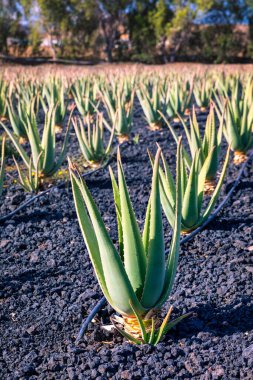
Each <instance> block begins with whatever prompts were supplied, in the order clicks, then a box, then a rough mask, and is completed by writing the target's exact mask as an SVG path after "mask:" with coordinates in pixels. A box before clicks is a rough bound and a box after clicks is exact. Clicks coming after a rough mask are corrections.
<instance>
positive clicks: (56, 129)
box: [54, 125, 63, 134]
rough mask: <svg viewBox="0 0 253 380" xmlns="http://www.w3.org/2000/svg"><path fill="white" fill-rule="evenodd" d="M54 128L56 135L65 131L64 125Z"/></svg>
mask: <svg viewBox="0 0 253 380" xmlns="http://www.w3.org/2000/svg"><path fill="white" fill-rule="evenodd" d="M54 128H55V133H56V134H59V133H62V130H63V127H62V125H56V126H55V127H54Z"/></svg>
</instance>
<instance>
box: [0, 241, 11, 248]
mask: <svg viewBox="0 0 253 380" xmlns="http://www.w3.org/2000/svg"><path fill="white" fill-rule="evenodd" d="M9 242H10V240H7V239H3V240H1V241H0V248H5V247H6V246H7V245H8V244H9Z"/></svg>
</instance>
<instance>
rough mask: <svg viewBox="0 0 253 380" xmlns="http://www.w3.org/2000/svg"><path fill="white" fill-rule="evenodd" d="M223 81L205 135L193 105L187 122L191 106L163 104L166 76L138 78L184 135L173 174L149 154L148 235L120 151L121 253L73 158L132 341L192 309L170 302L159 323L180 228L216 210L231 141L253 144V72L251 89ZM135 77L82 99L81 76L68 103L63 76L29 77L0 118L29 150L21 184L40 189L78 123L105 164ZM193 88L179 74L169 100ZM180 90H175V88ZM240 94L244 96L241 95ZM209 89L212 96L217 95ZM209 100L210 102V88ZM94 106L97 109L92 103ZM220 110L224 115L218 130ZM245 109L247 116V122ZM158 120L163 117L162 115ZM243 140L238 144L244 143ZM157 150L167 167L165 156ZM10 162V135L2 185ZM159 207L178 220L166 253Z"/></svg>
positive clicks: (93, 157)
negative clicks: (177, 309) (175, 309)
mask: <svg viewBox="0 0 253 380" xmlns="http://www.w3.org/2000/svg"><path fill="white" fill-rule="evenodd" d="M220 80H221V84H220V89H221V90H220V92H219V93H216V94H215V95H214V97H215V102H214V101H212V103H211V107H210V112H209V115H208V117H207V121H206V126H205V130H204V136H203V138H202V137H201V131H200V126H199V123H198V120H197V116H196V111H195V109H194V108H193V110H192V114H190V116H189V126H188V125H187V123H186V121H185V115H184V114H185V111H186V109H187V108H188V107H187V108H185V106H184V108H185V110H184V111H182V109H181V111H180V112H178V110H177V111H176V112H175V113H171V114H170V113H169V112H170V111H168V110H167V108H166V109H163V108H161V107H162V106H161V104H164V103H160V102H159V97H160V96H161V94H162V96H164V98H167V97H168V91H167V88H168V87H166V86H167V84H166V82H165V83H164V87H163V88H160V87H159V86H160V84H159V83H158V82H156V83H153V85H152V84H151V83H150V79H147V80H146V81H143V83H142V85H141V84H140V83H138V89H137V96H138V97H139V100H140V103H141V104H142V107H143V109H145V101H144V100H145V96H146V95H147V94H146V95H145V92H146V91H150V88H151V89H152V90H151V91H155V96H154V98H153V97H152V96H150V93H148V95H147V96H148V99H149V101H148V104H149V105H150V104H156V107H157V115H159V124H157V125H156V126H153V127H154V128H155V129H156V128H160V127H161V126H162V125H163V124H164V125H165V126H167V127H168V128H169V130H170V131H171V134H172V136H173V138H174V139H175V140H176V142H177V163H176V174H175V175H173V174H174V173H173V172H172V171H171V169H170V168H169V165H168V163H167V162H166V159H165V155H164V154H163V152H162V151H161V149H160V147H158V150H157V153H156V156H155V157H152V155H151V154H150V153H149V157H150V161H151V165H153V177H152V186H151V193H150V198H149V201H148V204H147V211H146V218H145V224H144V229H143V232H142V234H141V232H140V230H139V227H138V223H137V220H136V217H135V214H134V210H133V208H132V205H131V200H130V196H129V193H128V190H127V185H126V180H125V176H124V172H123V166H122V162H121V158H120V152H118V160H117V161H118V182H117V181H116V178H115V176H114V174H113V172H112V170H111V169H110V175H111V181H112V188H113V194H114V202H115V208H116V213H117V222H118V239H119V244H118V245H119V252H117V251H116V249H115V247H114V244H113V242H112V240H111V239H110V236H109V234H108V231H107V229H106V227H105V225H104V223H103V221H102V218H101V215H100V213H99V211H98V208H97V206H96V204H95V202H94V200H93V199H92V197H91V194H90V192H89V190H88V188H87V186H86V184H85V182H84V180H83V179H82V177H81V175H80V173H79V171H78V169H77V167H76V166H75V165H74V164H73V163H72V162H71V161H70V165H69V170H70V178H71V182H72V188H73V195H74V201H75V206H76V211H77V215H78V219H79V223H80V227H81V230H82V233H83V236H84V240H85V243H86V245H87V248H88V251H89V254H90V258H91V261H92V263H93V266H94V270H95V273H96V275H97V278H98V281H99V283H100V286H101V289H102V291H103V293H104V295H105V296H106V298H107V300H108V302H109V303H110V304H111V305H112V307H113V308H114V309H115V310H116V311H117V312H118V313H119V314H120V317H119V316H116V317H114V318H113V319H112V322H113V324H114V325H115V327H116V328H117V329H118V330H119V331H120V332H121V333H122V334H123V335H124V336H125V337H126V338H127V339H129V340H131V341H133V342H134V343H136V344H141V343H143V342H145V343H150V344H157V343H158V342H159V341H160V340H161V339H162V337H163V336H164V334H165V333H166V332H167V331H168V330H169V329H170V328H171V327H173V326H174V325H175V324H176V323H178V322H179V321H181V320H182V319H183V318H185V316H186V315H183V316H181V317H179V318H177V319H175V320H172V321H170V316H171V312H172V309H171V308H170V309H169V311H168V313H167V315H166V317H165V319H164V321H163V322H162V323H161V324H159V317H158V315H159V309H160V308H161V307H162V305H163V304H164V303H165V302H166V301H167V299H168V297H169V294H170V292H171V290H172V286H173V282H174V279H175V274H176V269H177V261H178V256H179V239H180V234H184V233H189V232H190V231H192V230H194V229H196V228H197V227H198V226H200V225H201V224H202V223H204V221H205V220H206V219H207V218H208V216H209V215H210V213H211V212H212V209H213V207H214V205H215V202H216V201H217V198H218V196H219V193H220V190H221V186H222V183H223V181H224V178H225V174H226V170H227V166H228V162H229V154H230V148H231V147H232V148H233V150H234V151H236V153H237V154H238V152H242V155H245V154H246V153H247V151H248V149H249V148H250V147H251V146H252V103H253V102H252V80H248V81H247V84H246V86H245V87H243V85H242V83H241V80H240V78H232V79H231V82H229V85H228V84H227V80H223V79H220ZM193 82H194V81H193ZM59 83H60V84H59ZM96 83H97V82H96ZM168 83H169V84H170V85H171V82H169V81H168ZM231 83H232V84H231ZM135 84H136V83H132V82H131V81H129V80H124V81H121V82H113V84H111V86H110V87H109V88H108V87H107V84H106V81H104V82H101V83H99V86H98V90H97V91H98V93H99V94H100V95H99V98H98V97H97V95H94V94H93V92H91V89H93V91H94V86H93V87H92V85H90V84H89V86H88V89H89V91H88V90H87V87H85V88H86V90H85V91H88V92H87V94H86V95H87V98H88V100H89V99H90V97H91V96H93V98H92V100H91V101H90V102H89V101H88V102H84V100H86V95H85V97H83V96H81V98H80V99H78V94H79V92H80V91H83V89H82V90H79V88H80V86H82V82H80V83H79V82H78V84H77V82H75V83H74V84H72V86H70V88H71V89H72V90H70V94H71V99H72V100H73V102H74V103H73V104H70V107H68V106H67V103H66V102H65V95H64V93H65V92H64V91H63V90H62V87H61V82H59V81H55V82H54V81H53V82H52V83H51V84H50V86H49V85H47V86H45V85H44V86H42V87H40V92H36V86H34V84H33V83H31V84H30V87H29V91H28V94H29V95H27V93H26V97H27V98H26V99H25V97H24V98H23V97H22V101H21V100H20V103H19V102H18V105H17V108H16V109H15V107H14V103H13V99H11V97H9V98H8V100H7V106H6V107H7V109H8V113H9V120H10V126H11V128H10V126H7V123H6V122H1V125H2V127H3V129H4V130H5V132H6V134H7V135H8V136H9V138H10V139H11V141H12V143H13V145H14V146H15V148H16V150H17V151H18V153H19V155H20V157H21V158H22V161H23V164H24V166H25V167H26V170H27V173H28V174H27V175H24V173H23V171H22V168H21V166H20V164H19V163H18V162H17V160H15V162H16V165H17V170H18V173H19V179H20V184H21V185H22V186H23V187H24V188H26V189H27V190H29V191H36V190H37V188H38V186H39V183H40V181H41V179H43V178H44V177H48V176H52V175H53V174H54V173H55V172H56V171H57V170H58V169H59V168H60V166H61V164H62V162H63V160H64V159H65V157H66V153H67V145H68V139H69V134H70V126H71V123H72V124H73V126H74V130H75V132H76V136H77V139H78V141H79V145H80V149H81V151H82V153H83V156H84V157H85V160H86V162H88V163H90V164H91V165H94V163H95V162H101V159H102V156H106V155H107V154H109V151H110V147H111V144H112V141H113V135H114V133H115V131H119V129H117V128H119V124H120V126H122V125H126V124H127V123H129V121H128V120H127V116H126V115H127V114H128V112H129V110H130V111H131V114H132V109H133V102H134V91H135V90H134V89H133V87H134V85H135ZM202 85H203V86H204V90H203V89H202V90H201V91H202V92H203V93H204V92H205V91H209V87H208V86H207V85H206V84H205V82H203V83H202ZM19 86H20V88H18V87H17V93H18V94H19V95H20V96H21V94H22V91H23V90H24V89H25V84H23V83H22V82H21V83H20V84H19ZM58 86H59V87H60V90H59V91H58V89H57V88H58ZM145 86H146V87H145ZM240 86H241V88H240ZM154 88H155V90H154ZM179 88H181V89H182V88H183V92H180V90H179ZM193 91H194V86H192V84H190V82H185V83H184V86H181V87H179V86H178V82H176V84H175V92H173V91H172V90H171V91H170V92H169V94H170V97H171V99H172V98H173V99H174V100H175V99H177V96H179V95H178V94H179V93H180V94H184V93H186V94H187V93H188V95H189V94H191V93H192V92H193ZM196 91H197V90H196V87H195V92H196ZM91 94H92V95H91ZM164 94H165V95H164ZM172 94H173V96H172ZM175 94H177V95H176V96H174V95H175ZM234 95H236V96H237V97H236V98H234ZM180 96H181V95H180ZM195 96H196V95H195ZM208 96H209V100H210V94H209V95H208ZM178 99H179V98H178ZM182 99H183V98H181V100H180V101H179V103H180V104H182ZM187 99H188V98H187ZM202 99H203V101H204V100H205V96H204V95H203V94H202ZM100 102H102V103H103V104H104V107H105V108H106V111H107V114H108V117H109V121H108V120H106V119H105V118H104V117H103V116H102V114H101V113H100V112H99V105H100V104H99V103H100ZM170 102H172V101H170ZM176 103H178V101H177V100H176V101H175V102H174V104H176ZM179 103H178V104H179ZM245 103H246V106H245ZM40 105H42V107H43V110H44V114H45V122H44V128H43V131H42V137H41V138H40V129H39V127H38V122H37V118H38V112H39V109H40ZM88 105H89V107H91V108H85V107H88ZM189 105H190V103H189V104H188V106H189ZM75 107H76V108H77V109H78V111H79V114H80V116H79V117H72V116H73V112H74V109H75ZM180 107H181V106H180ZM68 108H69V110H70V115H69V119H68V125H67V130H66V132H65V138H64V142H63V144H62V148H61V151H60V154H59V155H58V156H57V155H56V133H57V128H56V127H59V129H60V130H61V129H62V125H63V121H64V118H65V116H66V114H67V110H68ZM158 108H159V109H158ZM215 112H216V113H217V115H218V121H219V126H218V128H217V126H216V123H217V121H216V118H215ZM166 113H167V117H166V116H165V114H166ZM187 113H189V112H187ZM231 114H232V116H231ZM145 115H146V117H147V115H148V113H147V114H146V112H145ZM157 115H156V116H157ZM175 115H176V116H177V118H178V120H179V122H180V123H181V124H182V130H184V132H185V135H186V138H187V142H188V148H186V147H183V145H182V140H181V138H180V137H179V136H178V134H177V131H176V129H175V126H174V125H173V124H172V123H171V122H170V120H168V116H171V117H172V116H175ZM240 115H242V120H241V119H240ZM153 122H154V123H156V121H155V119H153ZM20 125H21V127H20ZM104 126H105V127H106V128H107V129H109V130H110V137H109V142H108V145H107V146H105V145H104V140H103V132H104V130H103V128H104ZM15 128H16V130H15ZM22 128H23V130H22ZM17 130H22V132H23V133H22V134H18V133H17ZM234 130H236V131H237V134H236V133H235V132H234ZM120 131H121V133H120V135H121V137H122V139H123V140H124V139H126V136H127V135H128V134H129V133H125V132H126V130H124V129H121V130H120ZM222 134H223V135H224V136H225V138H226V139H227V141H228V143H229V146H228V149H227V154H226V157H225V160H224V163H223V167H222V170H221V175H220V177H219V179H217V172H218V168H219V161H220V159H219V153H220V150H221V141H222ZM24 140H27V141H28V142H29V146H30V149H29V150H28V151H29V152H30V156H29V154H28V153H27V151H26V145H27V144H26V145H22V144H23V143H24ZM236 143H238V144H239V148H238V147H237V145H236ZM233 144H234V145H233ZM56 156H57V157H56ZM160 157H161V159H162V163H163V167H162V166H161V165H160V164H159V161H160ZM240 161H241V160H240ZM4 166H5V138H4V139H3V143H2V154H1V166H0V185H1V187H0V188H2V183H3V175H4ZM215 181H217V184H216V182H215ZM206 194H208V195H210V199H209V201H208V203H206V202H205V204H206V207H205V210H204V211H203V204H204V200H205V195H206ZM162 210H163V211H164V213H165V216H166V217H167V219H168V222H169V224H170V225H171V227H172V228H173V235H172V240H171V248H170V253H169V255H168V257H167V256H166V250H165V245H164V231H163V224H162Z"/></svg>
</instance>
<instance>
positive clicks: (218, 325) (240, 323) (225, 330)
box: [173, 296, 253, 339]
mask: <svg viewBox="0 0 253 380" xmlns="http://www.w3.org/2000/svg"><path fill="white" fill-rule="evenodd" d="M189 312H192V313H193V315H192V317H189V318H187V319H185V320H184V321H183V322H182V323H181V324H180V325H179V326H178V327H177V328H176V329H175V331H174V333H173V334H175V335H174V336H175V337H177V338H180V339H181V338H186V337H188V338H191V337H194V336H196V335H198V334H199V333H202V334H211V335H213V336H216V337H223V336H231V335H233V334H239V333H245V332H248V331H252V330H253V318H252V315H253V303H252V299H251V298H250V297H249V296H246V297H244V298H243V299H241V300H240V301H234V302H233V303H231V304H228V305H224V306H214V305H212V304H211V303H207V304H203V305H198V306H196V307H194V308H192V309H191V310H189Z"/></svg>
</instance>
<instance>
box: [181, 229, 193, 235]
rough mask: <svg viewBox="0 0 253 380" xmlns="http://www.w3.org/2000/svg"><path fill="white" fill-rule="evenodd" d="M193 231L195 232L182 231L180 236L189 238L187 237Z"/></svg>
mask: <svg viewBox="0 0 253 380" xmlns="http://www.w3.org/2000/svg"><path fill="white" fill-rule="evenodd" d="M192 231H193V230H186V231H182V230H181V233H180V235H182V236H187V235H189V234H190V233H191V232H192Z"/></svg>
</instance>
